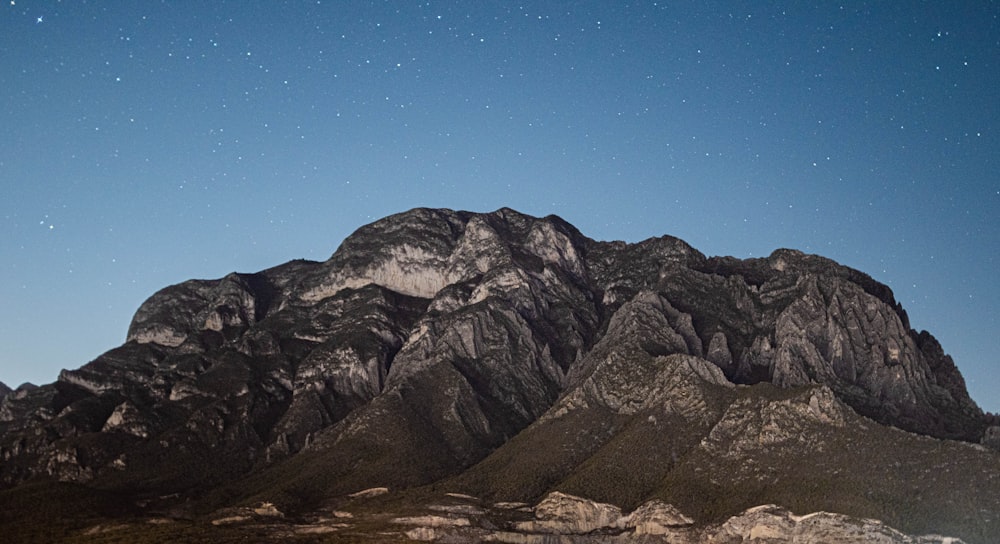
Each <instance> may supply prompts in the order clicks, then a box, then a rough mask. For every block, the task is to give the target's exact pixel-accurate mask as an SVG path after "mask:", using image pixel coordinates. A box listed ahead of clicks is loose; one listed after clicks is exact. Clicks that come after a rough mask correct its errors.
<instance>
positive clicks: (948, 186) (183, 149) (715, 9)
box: [0, 0, 1000, 412]
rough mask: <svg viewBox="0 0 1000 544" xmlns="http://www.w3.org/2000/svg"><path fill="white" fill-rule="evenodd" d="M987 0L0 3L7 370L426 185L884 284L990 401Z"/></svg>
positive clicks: (100, 334)
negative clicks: (797, 258)
mask: <svg viewBox="0 0 1000 544" xmlns="http://www.w3.org/2000/svg"><path fill="white" fill-rule="evenodd" d="M998 16H1000V4H998V3H997V2H986V1H982V2H973V1H970V2H871V3H865V2H846V3H843V4H842V5H841V4H836V3H832V2H826V1H823V2H816V3H808V2H767V1H752V2H701V1H699V2H676V3H675V2H648V1H647V2H631V3H627V4H626V3H618V2H605V1H599V2H531V3H524V4H522V5H518V4H508V3H502V2H430V3H419V4H418V3H415V2H334V1H323V2H263V1H261V2H247V1H239V2H195V1H191V2H179V1H178V2H152V1H143V2H111V1H108V2H104V1H100V2H87V3H85V2H82V1H65V2H61V3H60V2H41V1H31V0H15V2H8V1H7V0H4V3H3V4H0V228H2V232H3V234H2V236H0V301H2V303H3V306H4V308H3V310H4V311H3V312H2V314H0V346H2V349H0V380H2V381H4V382H6V383H8V384H10V385H17V384H19V383H21V382H24V381H32V382H35V383H46V382H50V381H52V380H54V379H55V377H56V375H57V373H58V371H59V369H60V368H75V367H78V366H81V365H83V364H85V363H87V362H88V361H89V360H91V359H93V358H94V357H96V356H97V355H99V354H100V353H102V352H103V351H105V350H107V349H110V348H111V347H114V346H116V345H118V344H120V343H121V342H122V341H123V339H124V336H125V332H126V328H127V326H128V323H129V320H130V318H131V315H132V313H133V312H134V311H135V309H136V308H137V307H138V306H139V304H140V303H141V302H142V301H143V300H144V299H145V298H146V297H148V296H149V295H151V294H152V293H153V292H155V291H156V290H157V289H159V288H161V287H164V286H166V285H168V284H172V283H177V282H180V281H183V280H185V279H189V278H214V277H220V276H222V275H224V274H226V273H228V272H230V271H233V270H236V271H241V272H252V271H257V270H260V269H263V268H266V267H269V266H273V265H276V264H279V263H282V262H284V261H287V260H289V259H293V258H308V259H315V260H323V259H325V258H327V257H328V256H329V255H330V254H331V253H332V252H333V251H334V249H335V248H336V247H337V245H338V244H339V243H340V241H341V240H343V238H344V237H345V236H347V235H348V234H349V233H350V232H351V231H353V230H354V229H355V228H357V227H359V226H360V225H362V224H364V223H367V222H370V221H372V220H375V219H377V218H380V217H382V216H385V215H388V214H391V213H395V212H399V211H403V210H405V209H408V208H411V207H414V206H433V207H448V208H455V209H469V210H474V211H491V210H494V209H497V208H500V207H503V206H510V207H513V208H515V209H518V210H521V211H523V212H526V213H531V214H535V215H546V214H549V213H555V214H558V215H560V216H562V217H563V218H565V219H566V220H568V221H570V222H571V223H573V224H575V225H576V226H577V227H579V228H580V229H581V230H582V231H583V232H584V233H585V234H587V235H588V236H590V237H592V238H596V239H603V240H611V239H623V240H628V241H638V240H641V239H644V238H647V237H650V236H655V235H660V234H671V235H674V236H678V237H680V238H683V239H684V240H686V241H688V242H689V243H691V244H692V245H694V246H695V247H697V248H698V249H700V250H701V251H703V252H704V253H706V254H709V255H735V256H738V257H748V256H762V255H766V254H768V253H770V252H771V251H772V250H774V249H775V248H779V247H791V248H797V249H801V250H804V251H807V252H811V253H818V254H821V255H825V256H827V257H831V258H833V259H835V260H837V261H839V262H841V263H843V264H846V265H849V266H852V267H855V268H858V269H861V270H863V271H865V272H868V273H869V274H871V275H872V276H873V277H875V278H876V279H878V280H879V281H882V282H884V283H886V284H888V285H889V286H890V287H891V288H892V289H893V291H894V292H895V293H896V297H897V298H898V299H899V300H900V301H901V302H902V303H903V305H904V307H905V308H906V310H907V311H908V312H909V314H910V317H911V321H912V324H913V326H914V327H915V328H917V329H918V330H919V329H927V330H929V331H931V332H932V333H933V334H934V335H935V336H937V338H938V339H939V340H940V341H941V343H942V344H943V346H944V349H945V351H946V352H948V353H950V354H951V355H952V356H953V357H954V358H955V360H956V362H957V364H958V366H959V368H960V369H961V370H962V372H963V374H964V375H965V377H966V380H967V382H968V385H969V389H970V391H971V392H972V395H973V397H974V398H975V399H976V400H977V401H978V402H979V403H980V404H981V405H982V406H983V407H984V408H985V409H987V410H990V411H993V412H1000V394H998V393H1000V366H998V362H1000V361H998V359H1000V357H998V351H1000V335H998V331H1000V322H998V317H997V316H998V312H997V307H998V303H1000V289H998V283H997V275H996V272H997V264H998V262H997V255H998V254H1000V226H998V221H997V218H998V217H1000V171H998V160H1000V126H998V125H1000V20H998Z"/></svg>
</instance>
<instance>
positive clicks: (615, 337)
mask: <svg viewBox="0 0 1000 544" xmlns="http://www.w3.org/2000/svg"><path fill="white" fill-rule="evenodd" d="M855 412H856V413H857V414H855ZM755 414H756V415H755ZM858 414H860V415H858ZM866 418H870V419H866ZM844 421H850V422H853V423H852V425H846V424H844ZM866 421H871V423H865V422H866ZM875 422H877V423H875ZM871 425H874V426H875V427H870V426H871ZM882 425H891V426H893V427H896V428H899V429H902V430H905V431H910V432H914V433H917V434H919V435H926V436H930V437H935V438H936V439H938V440H940V439H947V440H962V441H965V442H969V443H978V442H983V443H991V442H990V440H989V438H988V437H989V436H993V434H991V433H993V431H991V430H990V429H992V427H990V425H991V420H990V419H989V417H988V416H987V415H986V414H984V413H983V412H982V410H981V409H979V407H978V406H977V405H976V404H975V402H974V401H972V399H971V398H970V397H969V396H968V393H967V391H966V390H965V384H964V380H963V378H962V376H961V373H960V372H959V370H958V368H957V367H956V366H955V364H954V362H953V361H952V360H951V358H950V357H949V356H947V355H946V354H945V353H944V351H943V349H942V348H941V346H940V345H939V344H938V343H937V341H936V340H935V339H934V338H933V336H931V335H930V333H927V332H926V331H922V332H919V333H918V332H916V331H913V330H912V329H910V327H909V321H908V319H907V316H906V313H905V311H904V310H903V309H902V306H901V305H900V304H899V303H898V302H896V301H895V298H894V296H893V294H892V291H891V289H889V288H888V287H886V286H884V285H882V284H880V283H878V282H876V281H875V280H873V279H872V278H871V277H870V276H868V275H867V274H864V273H862V272H860V271H856V270H853V269H850V268H848V267H844V266H842V265H839V264H837V263H835V262H834V261H831V260H829V259H826V258H823V257H818V256H812V255H806V254H804V253H801V252H798V251H795V250H776V251H775V252H773V253H772V254H771V255H770V256H768V257H765V258H759V259H747V260H740V259H735V258H732V257H706V256H705V255H703V254H702V253H700V252H699V251H697V250H696V249H694V248H692V247H691V246H690V245H688V244H687V243H686V242H683V241H682V240H679V239H677V238H673V237H670V236H662V237H657V238H650V239H647V240H644V241H642V242H638V243H635V244H628V243H624V242H600V241H595V240H592V239H590V238H588V237H586V236H584V235H583V234H582V233H580V232H579V231H578V230H577V229H576V228H575V227H573V226H572V225H570V224H569V223H567V222H565V221H563V220H562V219H560V218H558V217H556V216H548V217H546V218H535V217H531V216H527V215H524V214H521V213H519V212H516V211H514V210H510V209H507V208H503V209H500V210H497V211H496V212H492V213H488V214H479V213H472V212H461V211H459V212H456V211H452V210H443V209H438V210H434V209H425V208H418V209H414V210H410V211H408V212H404V213H401V214H397V215H394V216H390V217H387V218H385V219H382V220H379V221H376V222H374V223H371V224H369V225H365V226H363V227H361V228H359V229H358V230H357V231H356V232H355V233H353V234H352V235H351V236H349V237H348V238H346V239H345V240H344V242H343V243H342V244H341V246H340V247H339V248H338V249H337V251H336V252H334V254H333V255H332V256H331V257H330V258H329V259H328V260H326V261H323V262H315V261H291V262H288V263H285V264H282V265H278V266H276V267H272V268H269V269H266V270H263V271H260V272H256V273H251V274H242V273H240V274H238V273H232V274H229V275H227V276H225V277H223V278H220V279H218V280H191V281H188V282H183V283H180V284H177V285H173V286H169V287H166V288H164V289H162V290H160V291H158V292H157V293H155V294H153V295H152V296H151V297H150V298H149V299H147V301H145V302H144V303H143V304H142V305H141V306H140V308H139V309H138V310H137V311H136V314H135V316H134V318H133V320H132V323H131V324H130V326H129V330H128V335H127V341H126V343H125V344H123V345H122V346H121V347H119V348H115V349H113V350H110V351H109V352H107V353H105V354H103V355H101V356H100V357H98V358H97V359H95V360H94V361H92V362H91V363H89V364H87V365H85V366H84V367H81V368H80V369H77V370H66V371H63V372H62V373H61V374H60V377H59V379H58V380H57V381H56V382H55V383H54V384H49V385H46V386H42V387H39V388H37V389H33V390H30V391H24V392H21V393H19V394H16V393H15V394H8V395H6V396H5V398H4V399H2V400H0V458H2V459H3V460H4V464H3V466H2V467H0V482H2V483H3V485H4V486H6V487H8V488H11V489H13V490H14V491H16V490H17V489H18V486H19V485H22V486H23V484H22V482H26V481H34V480H38V479H43V480H46V479H48V480H56V481H64V482H76V483H79V484H84V485H86V486H89V487H92V488H96V489H119V490H128V491H127V493H128V495H129V496H132V497H134V498H135V500H137V501H139V502H142V503H144V504H154V505H158V506H157V508H167V509H176V508H181V506H179V505H178V504H175V503H177V502H178V501H181V504H186V506H183V509H186V510H187V511H189V512H195V513H197V512H203V511H210V510H212V509H214V508H218V507H221V506H226V505H228V504H232V503H233V501H234V500H235V501H237V502H239V501H250V500H256V499H260V500H262V501H268V502H274V503H275V504H278V505H279V507H281V508H282V509H286V510H291V511H303V512H304V511H308V510H309V509H310V508H317V507H321V506H322V505H323V504H325V503H326V502H327V501H329V500H332V499H333V498H335V497H338V496H344V495H346V494H349V493H353V492H355V491H358V490H359V489H365V488H372V487H377V486H381V485H385V486H387V487H391V488H394V489H400V488H415V487H420V486H425V485H442V486H455V489H456V492H474V494H476V495H478V496H483V497H492V498H494V499H497V500H508V501H513V500H521V501H527V500H538V499H540V498H541V497H542V495H543V494H544V493H546V492H549V491H553V490H560V491H567V492H570V493H574V492H575V494H580V495H584V496H587V497H588V498H592V499H594V500H603V501H608V502H613V503H615V504H618V506H619V507H634V506H638V505H639V504H640V503H642V502H643V501H646V500H648V499H650V498H662V499H664V500H666V499H669V502H671V503H672V504H675V505H678V506H680V507H682V508H683V509H685V513H687V514H688V515H692V514H695V513H697V514H698V518H699V519H703V520H722V519H724V518H725V517H726V516H730V515H735V514H736V513H738V512H740V511H742V510H745V509H746V508H748V507H753V506H757V505H758V504H764V503H766V502H769V499H775V500H774V501H770V502H783V503H784V505H785V506H790V505H791V506H796V507H797V508H806V509H813V510H820V509H822V508H824V507H828V506H831V507H834V508H838V509H840V511H841V512H844V513H848V514H851V515H867V514H870V513H875V514H878V517H880V518H885V517H888V518H889V521H891V522H892V523H894V524H896V525H899V524H900V522H902V525H901V526H902V527H904V528H907V529H909V528H911V527H913V528H916V529H920V530H923V526H922V525H921V523H925V522H927V521H928V520H929V521H933V522H938V520H943V518H944V514H940V513H938V514H932V513H933V512H934V509H935V508H937V509H939V510H940V511H941V512H945V513H949V512H950V513H955V512H956V511H955V510H954V506H947V505H946V504H945V503H947V502H948V501H949V500H951V501H952V503H954V502H955V500H956V495H954V494H955V493H958V492H957V491H948V492H944V493H942V496H941V497H940V498H928V499H925V500H923V502H921V503H920V505H916V506H908V507H907V508H906V509H904V510H905V511H906V512H909V513H913V512H919V513H920V515H921V516H924V517H923V518H922V519H915V520H909V521H907V519H906V518H905V516H904V515H903V514H901V513H900V512H901V510H900V509H899V507H898V505H896V506H895V507H894V508H896V509H895V510H893V508H888V507H886V504H883V503H886V502H887V504H888V506H893V504H894V501H903V498H902V496H903V495H900V494H898V493H900V492H898V491H895V489H896V488H897V487H898V488H899V489H903V488H905V487H906V486H908V485H911V486H912V485H913V484H912V482H911V479H912V478H915V477H916V476H915V472H910V471H908V470H909V469H907V470H902V469H897V468H893V467H892V466H891V465H886V464H884V463H881V462H877V463H871V464H872V466H873V468H872V469H871V470H869V471H861V472H863V473H865V474H867V475H868V476H869V477H874V476H878V475H882V476H884V474H883V473H885V474H890V476H885V477H886V478H888V480H887V481H889V482H890V484H887V485H888V487H889V488H891V489H893V490H894V491H891V492H887V493H889V494H888V495H887V497H888V498H886V499H884V500H876V499H874V498H873V497H869V496H867V495H865V493H873V492H874V491H872V490H867V491H865V492H863V493H861V496H860V498H858V494H857V493H856V491H857V489H856V488H860V487H864V485H865V484H864V482H863V481H862V480H859V479H857V478H853V477H846V476H844V475H843V473H842V472H841V470H842V467H843V465H844V464H857V463H859V462H863V461H864V458H863V457H858V456H856V457H851V456H850V455H847V454H841V453H836V450H837V449H838V447H843V444H844V442H843V440H842V436H848V435H851V436H856V437H857V440H858V441H859V444H863V445H865V446H863V447H862V446H859V448H860V449H861V450H865V448H868V447H869V446H868V445H870V444H875V443H879V444H891V445H893V447H896V448H900V449H902V450H906V449H915V450H920V449H921V448H925V449H926V446H924V445H922V444H924V442H921V441H920V440H918V439H912V440H911V439H909V438H905V439H904V438H900V439H898V440H897V439H895V438H891V437H893V436H895V435H893V434H891V433H890V434H889V435H886V436H881V435H880V434H879V433H878V432H868V431H857V429H860V428H862V427H869V428H874V429H880V428H882ZM890 428H891V427H890ZM738 429H756V431H754V433H755V434H753V433H751V434H753V436H754V437H756V438H755V440H756V441H753V442H747V439H746V436H745V435H746V434H747V433H746V432H737V430H738ZM852 433H854V434H852ZM883 434H884V433H883ZM905 436H909V435H905ZM893 440H895V442H894V441H893ZM838 444H840V446H837V445H838ZM956 444H957V443H956ZM963 447H964V446H959V445H955V446H954V447H953V446H948V447H947V448H946V449H948V451H951V452H952V453H951V456H952V457H954V458H956V459H963V460H965V462H966V464H967V466H968V467H972V468H966V469H962V470H960V471H959V473H960V474H961V475H963V476H961V478H959V480H961V479H962V478H965V476H964V475H968V474H972V472H971V471H972V470H973V469H976V470H979V472H980V473H983V474H991V475H993V476H997V474H998V473H1000V469H997V467H996V466H994V465H995V464H996V462H995V457H990V456H991V455H995V454H993V453H990V451H989V450H982V451H980V450H974V451H975V452H978V453H973V452H972V450H970V451H966V450H964V449H962V448H963ZM977 447H978V446H977ZM774 448H778V449H777V450H775V449H774ZM817 448H818V449H817ZM956 448H957V449H956ZM786 450H790V451H786ZM776 451H778V452H783V453H781V455H778V454H776V453H775V452H776ZM921 451H923V450H921ZM765 452H770V453H769V454H768V455H770V456H775V457H787V459H786V464H787V466H788V467H793V469H789V470H788V474H794V475H795V477H796V478H798V479H799V480H800V481H804V482H812V483H811V484H810V485H815V486H818V487H824V486H825V487H826V488H828V489H830V490H831V491H830V493H829V494H828V495H827V496H825V497H824V496H814V495H815V492H809V493H805V494H804V498H803V497H802V496H799V495H797V494H796V492H795V486H794V485H793V480H794V479H793V478H791V476H787V475H782V471H781V469H780V467H779V466H775V465H774V464H773V463H772V462H771V461H768V460H767V459H766V458H761V457H760V456H761V455H762V454H764V453H765ZM803 452H812V453H810V454H809V455H812V456H819V458H822V459H826V461H825V462H826V463H828V464H829V466H830V467H833V468H830V470H829V471H825V472H823V471H818V472H817V474H819V475H816V474H811V473H809V472H808V471H807V467H808V466H809V464H808V463H806V462H805V459H808V458H809V456H808V455H806V454H805V453H803ZM804 455H806V456H805V457H803V456H804ZM724 458H731V459H733V460H740V462H741V463H744V464H746V463H749V466H750V467H752V470H751V469H747V470H750V472H747V473H745V474H744V473H743V472H741V471H736V472H734V473H733V474H731V475H727V476H725V478H729V484H730V485H731V486H732V487H733V489H740V490H742V492H741V493H742V494H741V495H740V496H739V497H738V498H737V499H736V500H732V499H723V498H722V496H723V495H724V494H725V493H724V491H723V489H724V487H719V484H717V483H712V479H711V478H709V479H708V480H705V479H704V476H699V475H698V474H701V473H703V472H704V471H705V468H704V467H708V466H716V465H717V464H718V463H717V460H718V459H724ZM163 459H166V460H167V462H166V463H164V462H163V461H162V460H163ZM907 459H908V458H907ZM908 462H910V461H908ZM912 463H913V464H914V466H918V465H920V461H919V459H918V460H913V461H912ZM991 463H992V464H991ZM636 466H642V467H645V470H643V471H641V472H639V473H636V472H635V471H634V470H632V469H631V468H632V467H636ZM837 467H841V468H837ZM715 470H721V471H725V469H723V468H719V467H716V469H715ZM893 471H895V472H899V473H900V474H901V475H900V474H896V475H893V474H895V473H894V472H893ZM903 473H905V474H903ZM499 475H505V477H499V478H498V476H499ZM882 476H879V477H882ZM993 476H991V478H992V477H993ZM956 477H958V476H956ZM956 481H957V480H956ZM963 481H964V480H963ZM969 481H972V480H969ZM969 481H966V483H965V484H963V485H966V487H968V486H970V485H973V484H971V483H969ZM435 482H438V484H435ZM622 482H630V483H628V485H622ZM670 482H672V484H670V485H667V484H668V483H670ZM991 482H993V483H991ZM921 485H923V484H921ZM997 485H1000V480H997V481H996V482H994V480H993V479H990V478H987V479H986V481H985V482H980V483H976V484H975V485H973V487H975V489H977V490H978V489H980V487H981V488H982V490H980V491H976V493H977V494H976V496H977V497H988V496H989V493H991V492H992V491H993V490H994V489H993V487H990V486H997ZM976 486H979V487H976ZM678 489H689V491H686V492H682V491H677V490H678ZM693 490H701V491H702V492H704V493H701V494H702V495H704V496H703V497H699V496H697V495H699V493H695V492H694V491H693ZM930 490H931V488H929V487H928V488H927V490H926V493H928V494H930V493H931V491H930ZM911 491H912V489H911ZM949 493H950V494H949ZM996 495H1000V493H998V494H996ZM164 496H174V497H176V498H175V499H162V498H160V497H164ZM713 496H714V497H716V499H712V500H709V501H708V502H706V501H705V497H713ZM983 500H984V501H986V503H984V504H989V505H992V506H989V508H995V509H996V511H1000V505H996V504H995V499H983ZM990 500H993V501H994V502H992V503H991V502H989V501H990ZM904 502H905V501H904ZM790 503H794V504H790ZM949 508H950V509H949ZM893 516H895V517H893ZM869 517H875V516H869ZM963 519H964V518H963ZM984 519H985V521H984ZM940 523H943V524H944V525H943V527H945V528H951V527H957V528H958V529H957V530H958V531H959V532H962V531H964V532H965V533H966V534H972V535H973V536H975V535H976V534H987V535H990V534H996V533H994V532H992V531H1000V529H997V526H996V524H995V523H994V522H992V521H990V519H987V518H983V519H979V520H978V521H975V520H974V521H969V522H967V523H966V524H965V525H962V524H954V523H952V524H951V525H949V523H950V522H947V521H946V520H943V521H940ZM907 524H909V525H907ZM970 527H972V529H970ZM977 532H978V533H977Z"/></svg>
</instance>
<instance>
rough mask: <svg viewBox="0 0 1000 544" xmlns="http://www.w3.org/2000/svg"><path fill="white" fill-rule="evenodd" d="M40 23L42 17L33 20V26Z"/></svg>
mask: <svg viewBox="0 0 1000 544" xmlns="http://www.w3.org/2000/svg"><path fill="white" fill-rule="evenodd" d="M41 23H42V16H41V15H39V16H38V18H37V19H35V24H36V25H37V24H41Z"/></svg>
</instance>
